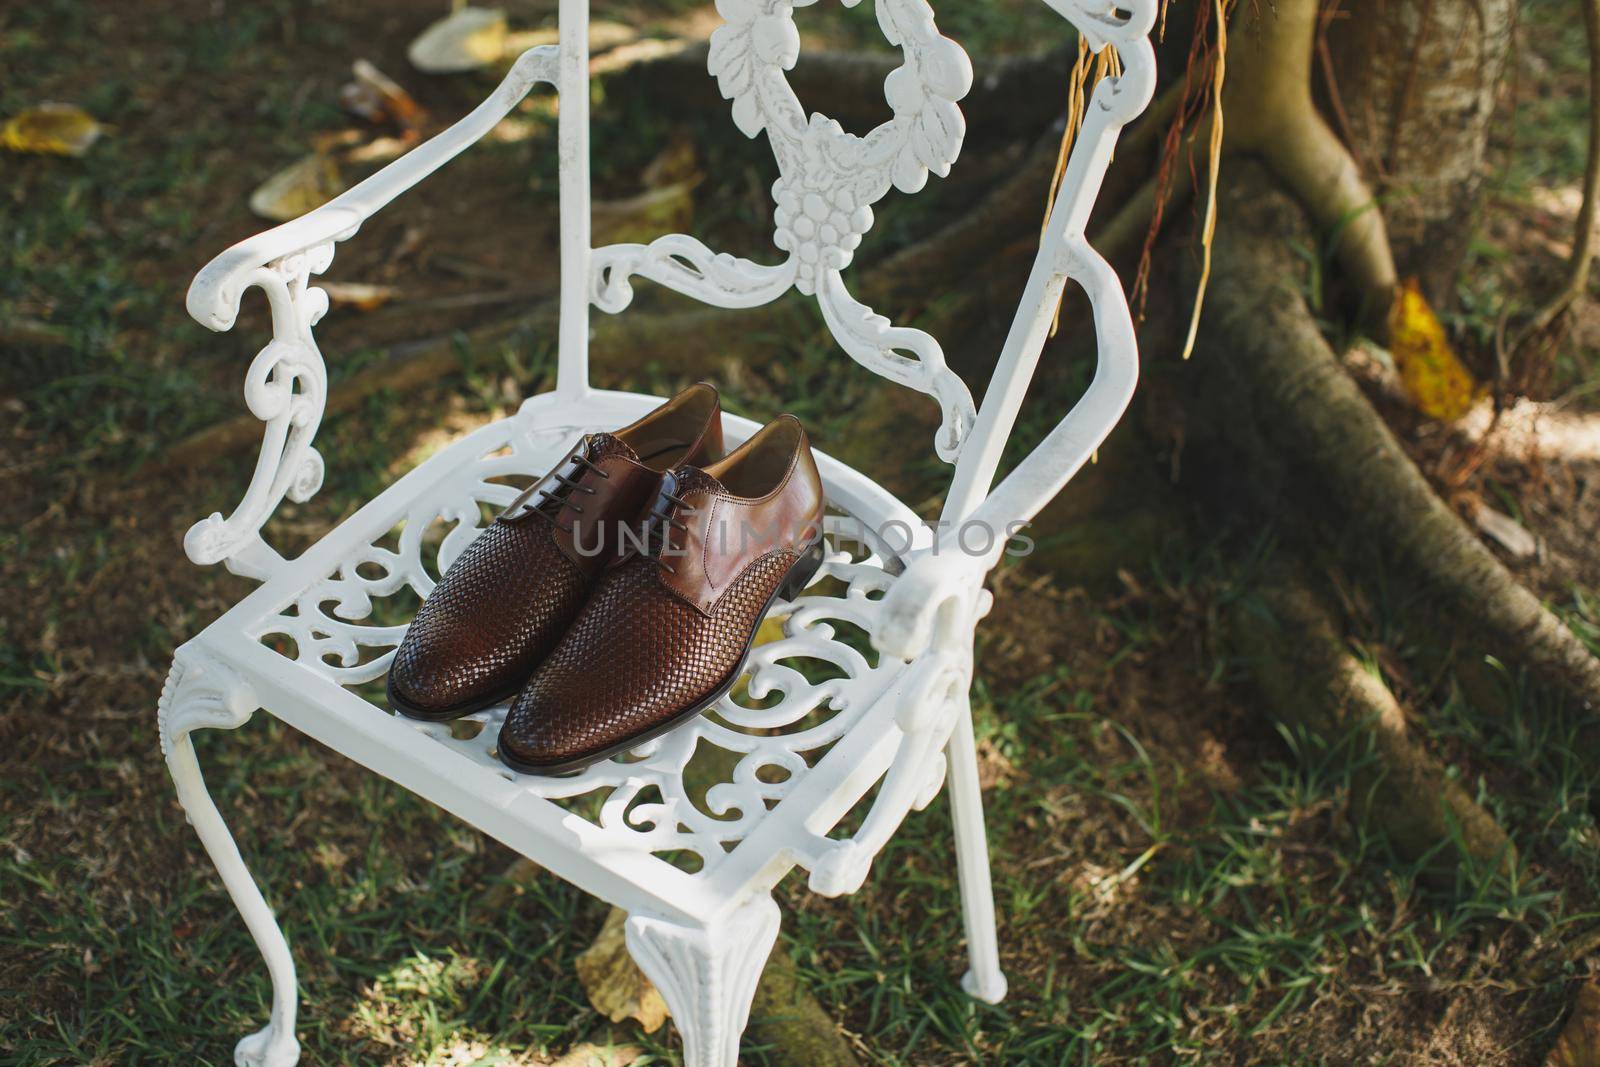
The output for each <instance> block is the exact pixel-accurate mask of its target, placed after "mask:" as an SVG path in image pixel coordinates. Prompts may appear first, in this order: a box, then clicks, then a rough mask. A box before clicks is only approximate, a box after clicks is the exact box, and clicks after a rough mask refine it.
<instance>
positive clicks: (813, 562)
mask: <svg viewBox="0 0 1600 1067" xmlns="http://www.w3.org/2000/svg"><path fill="white" fill-rule="evenodd" d="M821 566H822V542H820V541H818V542H816V543H814V544H812V545H811V547H810V548H807V549H806V552H805V555H803V556H801V557H800V558H799V559H798V560H796V561H795V565H794V566H793V567H790V568H789V573H788V574H786V575H784V578H783V584H782V585H780V586H778V596H779V597H781V598H783V599H784V600H793V599H794V598H795V597H797V596H799V595H800V594H801V592H803V591H804V590H805V587H806V586H808V585H810V584H811V579H812V578H813V577H815V576H816V573H817V569H818V568H819V567H821Z"/></svg>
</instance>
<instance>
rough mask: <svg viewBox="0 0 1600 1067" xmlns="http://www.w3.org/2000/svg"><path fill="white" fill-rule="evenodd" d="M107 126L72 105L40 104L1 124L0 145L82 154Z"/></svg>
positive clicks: (54, 153) (45, 152)
mask: <svg viewBox="0 0 1600 1067" xmlns="http://www.w3.org/2000/svg"><path fill="white" fill-rule="evenodd" d="M105 130H106V128H105V127H104V126H102V125H100V124H99V123H98V122H96V121H95V120H94V119H93V118H92V117H91V116H90V115H89V113H88V112H87V111H85V110H83V109H82V108H81V107H76V106H74V105H72V104H40V105H39V106H38V107H31V108H29V109H28V110H26V111H24V112H22V113H20V114H17V115H13V116H12V117H11V118H9V119H7V120H6V124H5V125H4V126H0V146H3V147H5V148H6V149H8V150H9V151H12V152H31V153H37V154H40V155H52V156H81V155H83V154H84V153H85V152H87V151H89V147H90V146H91V145H93V144H94V143H95V142H96V141H98V140H99V139H100V135H101V134H103V133H105Z"/></svg>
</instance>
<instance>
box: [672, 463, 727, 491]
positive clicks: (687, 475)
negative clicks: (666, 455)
mask: <svg viewBox="0 0 1600 1067" xmlns="http://www.w3.org/2000/svg"><path fill="white" fill-rule="evenodd" d="M672 482H673V484H672V486H671V488H672V492H673V494H674V495H675V496H680V497H685V496H688V495H689V494H690V493H700V492H705V493H712V494H717V495H721V496H727V495H728V491H727V490H726V489H724V488H723V487H722V483H721V482H719V481H717V480H716V479H715V478H713V477H712V476H711V475H709V474H707V473H706V472H705V471H703V470H701V469H700V468H699V467H694V466H690V465H689V464H687V463H685V464H682V465H681V466H678V467H674V468H673V470H672Z"/></svg>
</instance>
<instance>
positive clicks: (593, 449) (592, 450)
mask: <svg viewBox="0 0 1600 1067" xmlns="http://www.w3.org/2000/svg"><path fill="white" fill-rule="evenodd" d="M588 456H589V460H590V462H593V463H599V462H600V461H601V460H605V459H610V458H611V457H612V456H622V457H623V458H624V459H628V460H631V461H633V462H634V463H638V462H639V455H638V453H636V452H634V450H633V449H632V448H630V447H628V443H627V442H626V441H624V440H623V439H622V438H620V437H618V436H616V435H615V434H609V433H603V432H602V433H592V434H590V435H589V452H588Z"/></svg>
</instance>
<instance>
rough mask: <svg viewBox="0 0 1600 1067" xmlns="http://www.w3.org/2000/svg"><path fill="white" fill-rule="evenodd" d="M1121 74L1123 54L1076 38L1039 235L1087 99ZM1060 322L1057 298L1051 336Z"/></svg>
mask: <svg viewBox="0 0 1600 1067" xmlns="http://www.w3.org/2000/svg"><path fill="white" fill-rule="evenodd" d="M1121 73H1122V57H1121V56H1119V55H1117V50H1116V49H1115V48H1113V47H1111V46H1110V45H1107V46H1106V47H1105V48H1103V49H1101V50H1100V51H1099V52H1097V53H1092V52H1090V51H1089V42H1088V41H1086V40H1084V39H1083V38H1081V37H1080V38H1078V60H1077V62H1076V63H1074V64H1073V65H1072V73H1071V74H1070V75H1069V76H1068V78H1067V128H1066V130H1064V131H1063V132H1062V134H1061V150H1060V152H1058V153H1057V154H1056V168H1055V172H1054V173H1053V174H1051V176H1050V192H1049V194H1048V195H1047V196H1046V197H1045V201H1044V221H1043V222H1042V223H1040V225H1039V235H1040V236H1041V237H1043V236H1044V233H1045V231H1046V230H1048V229H1049V228H1050V214H1051V212H1052V211H1054V210H1055V203H1056V194H1057V193H1058V192H1060V191H1061V178H1062V176H1063V175H1064V174H1066V172H1067V160H1068V159H1070V158H1071V157H1072V146H1073V145H1074V144H1076V143H1077V140H1078V134H1079V132H1080V131H1082V129H1083V117H1084V115H1085V113H1086V112H1087V110H1088V107H1089V98H1090V96H1092V95H1093V93H1094V87H1095V86H1097V85H1099V84H1100V79H1101V78H1108V77H1109V78H1115V77H1116V76H1118V75H1119V74H1121ZM1060 325H1061V302H1060V301H1059V300H1057V301H1056V313H1055V318H1054V319H1053V320H1052V321H1051V323H1050V335H1051V336H1052V337H1054V336H1055V332H1056V329H1057V328H1058V327H1059V326H1060Z"/></svg>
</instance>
